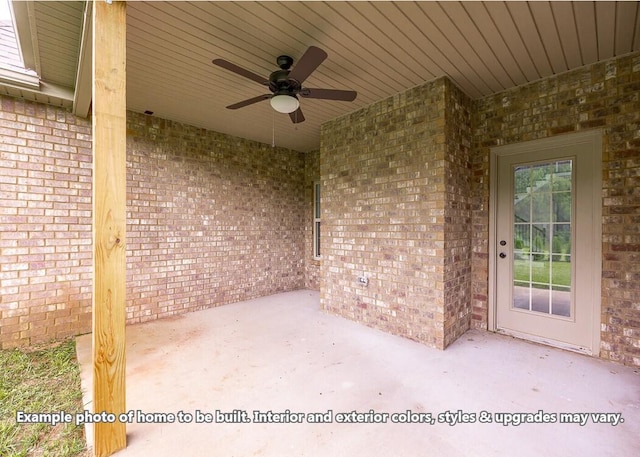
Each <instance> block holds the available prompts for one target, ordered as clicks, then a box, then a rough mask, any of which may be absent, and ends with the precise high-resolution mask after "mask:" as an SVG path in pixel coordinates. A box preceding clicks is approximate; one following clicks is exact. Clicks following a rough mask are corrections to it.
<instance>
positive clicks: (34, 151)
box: [0, 96, 92, 348]
mask: <svg viewBox="0 0 640 457" xmlns="http://www.w3.org/2000/svg"><path fill="white" fill-rule="evenodd" d="M91 168H92V163H91V125H90V123H89V121H87V120H84V119H76V118H75V117H74V116H72V115H70V114H69V113H67V112H66V111H64V110H60V109H57V108H54V107H51V106H45V105H40V104H36V103H28V102H23V101H21V100H16V99H12V98H8V97H4V96H0V320H1V325H0V347H2V348H6V347H12V346H16V345H22V344H28V343H29V342H32V343H36V342H40V341H46V340H49V339H57V338H63V337H67V336H71V335H75V334H77V333H78V332H79V331H88V330H89V329H90V328H91V317H90V311H91V282H90V280H91V257H92V250H91Z"/></svg>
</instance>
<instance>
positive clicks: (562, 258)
mask: <svg viewBox="0 0 640 457" xmlns="http://www.w3.org/2000/svg"><path fill="white" fill-rule="evenodd" d="M513 179H514V190H515V192H514V198H513V215H514V219H513V234H514V240H513V246H514V249H513V291H512V292H513V294H512V297H513V303H512V308H516V309H519V310H524V311H528V312H532V313H542V314H548V315H553V316H561V317H568V318H570V317H572V315H571V313H572V310H571V281H572V279H571V278H572V273H571V272H572V267H571V233H572V221H571V215H572V213H573V211H572V202H573V199H572V196H571V191H572V186H573V184H572V183H573V164H572V161H571V160H566V159H563V160H558V161H552V162H547V163H543V164H534V165H518V166H515V167H514V168H513Z"/></svg>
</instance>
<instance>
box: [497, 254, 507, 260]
mask: <svg viewBox="0 0 640 457" xmlns="http://www.w3.org/2000/svg"><path fill="white" fill-rule="evenodd" d="M499 255H500V258H501V259H504V258H505V257H506V256H507V254H505V253H504V252H501V253H500V254H499Z"/></svg>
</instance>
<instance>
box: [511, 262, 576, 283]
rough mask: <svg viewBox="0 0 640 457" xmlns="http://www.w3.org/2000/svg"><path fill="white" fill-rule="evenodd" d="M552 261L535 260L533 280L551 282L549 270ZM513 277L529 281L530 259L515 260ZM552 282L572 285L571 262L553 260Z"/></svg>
mask: <svg viewBox="0 0 640 457" xmlns="http://www.w3.org/2000/svg"><path fill="white" fill-rule="evenodd" d="M550 264H551V262H548V261H546V262H545V261H535V262H533V264H532V265H533V267H532V269H531V281H533V282H539V283H542V284H549V279H550V275H549V270H550V268H551V266H550ZM513 279H514V280H515V281H526V282H528V281H529V261H528V260H515V261H514V262H513ZM551 279H552V283H553V284H554V285H557V286H571V262H553V277H552V278H551Z"/></svg>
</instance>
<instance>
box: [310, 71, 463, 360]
mask: <svg viewBox="0 0 640 457" xmlns="http://www.w3.org/2000/svg"><path fill="white" fill-rule="evenodd" d="M463 99H466V97H464V95H463V94H462V93H460V92H459V91H458V90H457V89H456V88H455V87H453V85H451V84H450V83H449V82H448V81H447V80H445V79H439V80H436V81H433V82H430V83H427V84H424V85H422V86H418V87H415V88H413V89H410V90H408V91H406V92H403V93H401V94H398V95H395V96H393V97H390V98H388V99H385V100H382V101H380V102H377V103H374V104H372V105H370V106H368V107H366V108H364V109H361V110H359V111H356V112H354V113H352V114H350V115H347V116H344V117H341V118H338V119H335V120H333V121H330V122H327V123H326V124H324V125H323V126H322V130H321V144H320V156H321V163H320V168H321V181H322V182H321V183H322V191H323V194H322V207H323V210H322V224H323V231H322V245H323V254H322V265H321V278H322V279H321V281H322V287H321V291H320V292H321V306H322V307H323V308H324V309H326V310H328V311H329V312H332V313H336V314H339V315H342V316H344V317H347V318H350V319H353V320H356V321H359V322H362V323H364V324H366V325H370V326H373V327H377V328H381V329H383V330H386V331H389V332H391V333H394V334H397V335H402V336H405V337H408V338H411V339H415V340H418V341H422V342H425V343H427V344H429V345H431V346H434V347H440V348H442V347H445V346H446V345H447V344H448V343H449V342H450V341H452V339H454V338H455V336H454V335H458V334H459V333H460V332H464V331H465V330H466V329H467V328H468V324H469V314H470V301H469V299H470V297H469V294H470V288H469V280H468V279H466V284H464V282H465V278H468V277H469V275H470V265H469V262H470V251H469V248H470V229H469V226H468V225H467V226H466V229H465V228H464V227H463V228H461V229H456V231H454V232H451V233H447V230H448V227H449V225H451V224H455V223H458V222H461V221H468V220H469V206H468V205H469V196H468V192H469V188H470V184H469V179H470V169H469V165H468V158H466V156H467V154H468V146H469V134H470V132H469V122H468V121H469V110H468V108H469V106H470V102H469V101H465V102H462V104H460V103H459V102H460V101H462V100H463ZM453 101H456V102H458V105H457V107H461V108H462V109H461V110H459V111H458V110H457V109H456V108H455V107H452V108H448V107H447V104H448V103H453ZM449 123H450V125H447V124H449ZM464 123H466V126H462V127H461V124H464ZM448 136H449V137H448ZM358 277H366V278H367V279H368V281H369V283H368V285H367V286H365V285H362V284H360V283H358Z"/></svg>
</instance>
